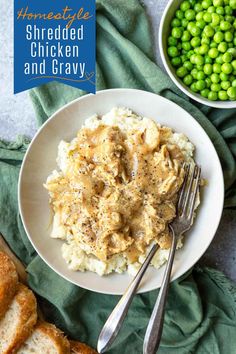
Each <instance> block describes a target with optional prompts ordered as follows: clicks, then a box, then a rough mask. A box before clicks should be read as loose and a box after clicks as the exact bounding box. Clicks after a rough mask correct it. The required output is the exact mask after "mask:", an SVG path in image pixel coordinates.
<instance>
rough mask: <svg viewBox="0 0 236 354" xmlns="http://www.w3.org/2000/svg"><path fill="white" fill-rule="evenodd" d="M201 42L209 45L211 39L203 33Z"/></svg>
mask: <svg viewBox="0 0 236 354" xmlns="http://www.w3.org/2000/svg"><path fill="white" fill-rule="evenodd" d="M201 43H202V44H208V45H210V43H211V40H210V38H208V37H207V36H206V35H204V34H203V36H202V40H201Z"/></svg>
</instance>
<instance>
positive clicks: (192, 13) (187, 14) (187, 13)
mask: <svg viewBox="0 0 236 354" xmlns="http://www.w3.org/2000/svg"><path fill="white" fill-rule="evenodd" d="M195 15H196V14H195V11H194V10H193V9H189V10H186V11H185V18H186V19H187V20H188V21H191V20H194V19H195Z"/></svg>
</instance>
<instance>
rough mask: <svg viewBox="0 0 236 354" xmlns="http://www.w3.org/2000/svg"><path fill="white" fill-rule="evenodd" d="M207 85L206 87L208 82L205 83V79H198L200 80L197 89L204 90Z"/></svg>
mask: <svg viewBox="0 0 236 354" xmlns="http://www.w3.org/2000/svg"><path fill="white" fill-rule="evenodd" d="M205 87H206V84H205V81H204V80H198V81H197V82H196V89H197V90H198V91H201V90H203V89H204V88H205Z"/></svg>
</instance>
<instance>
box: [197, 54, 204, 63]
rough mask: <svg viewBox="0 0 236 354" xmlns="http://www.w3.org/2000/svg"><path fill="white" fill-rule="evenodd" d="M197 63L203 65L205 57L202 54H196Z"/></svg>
mask: <svg viewBox="0 0 236 354" xmlns="http://www.w3.org/2000/svg"><path fill="white" fill-rule="evenodd" d="M195 64H196V65H203V64H204V58H203V56H202V55H200V54H196V56H195Z"/></svg>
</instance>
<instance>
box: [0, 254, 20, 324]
mask: <svg viewBox="0 0 236 354" xmlns="http://www.w3.org/2000/svg"><path fill="white" fill-rule="evenodd" d="M17 284H18V274H17V271H16V267H15V265H14V263H13V262H12V260H11V259H10V258H9V257H8V255H6V253H4V252H1V251H0V319H1V318H2V317H3V316H4V314H5V313H6V311H7V309H8V307H9V305H10V303H11V302H12V300H13V297H14V295H15V293H16V290H17Z"/></svg>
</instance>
